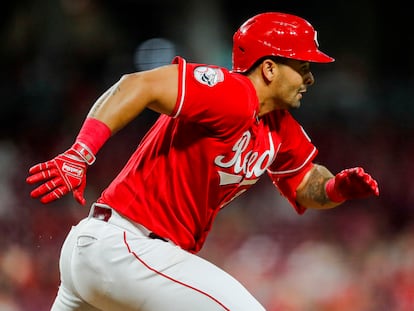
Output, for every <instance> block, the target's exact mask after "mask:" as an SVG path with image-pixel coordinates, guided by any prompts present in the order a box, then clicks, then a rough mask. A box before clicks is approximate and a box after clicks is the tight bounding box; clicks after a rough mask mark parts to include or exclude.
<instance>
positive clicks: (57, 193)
mask: <svg viewBox="0 0 414 311" xmlns="http://www.w3.org/2000/svg"><path fill="white" fill-rule="evenodd" d="M94 161H95V156H94V154H93V153H92V152H91V151H90V150H89V148H88V147H87V146H86V145H84V144H82V143H79V142H76V143H74V144H73V146H72V147H71V148H70V149H69V150H67V151H65V152H64V153H62V154H60V155H58V156H57V157H55V158H54V159H52V160H50V161H47V162H44V163H39V164H37V165H35V166H33V167H31V168H30V169H29V174H30V176H29V177H27V178H26V182H27V183H29V184H35V183H38V182H42V183H43V184H42V185H40V186H39V187H37V188H36V189H34V190H33V191H32V192H31V193H30V195H31V197H32V198H34V199H36V198H39V197H41V198H40V202H42V203H44V204H46V203H50V202H52V201H55V200H57V199H59V198H61V197H63V196H64V195H66V194H67V193H68V192H69V191H73V197H74V198H75V200H76V201H77V202H78V203H79V204H81V205H85V203H86V200H85V198H84V197H83V193H84V190H85V186H86V170H87V167H88V164H89V165H90V164H92V163H93V162H94Z"/></svg>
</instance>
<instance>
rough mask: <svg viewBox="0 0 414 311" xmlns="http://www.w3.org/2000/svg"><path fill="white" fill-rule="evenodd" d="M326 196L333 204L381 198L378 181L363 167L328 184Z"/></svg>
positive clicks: (348, 171) (352, 170) (337, 177)
mask: <svg viewBox="0 0 414 311" xmlns="http://www.w3.org/2000/svg"><path fill="white" fill-rule="evenodd" d="M325 189H326V194H327V196H328V198H329V199H330V200H331V201H333V202H337V203H339V202H343V201H346V200H350V199H361V198H366V197H369V196H371V195H375V196H379V189H378V183H377V181H376V180H375V179H374V178H372V177H371V175H369V174H368V173H366V172H365V171H364V169H363V168H361V167H355V168H349V169H345V170H343V171H341V172H340V173H338V174H336V176H335V177H334V178H332V179H330V180H329V181H328V182H327V183H326V188H325Z"/></svg>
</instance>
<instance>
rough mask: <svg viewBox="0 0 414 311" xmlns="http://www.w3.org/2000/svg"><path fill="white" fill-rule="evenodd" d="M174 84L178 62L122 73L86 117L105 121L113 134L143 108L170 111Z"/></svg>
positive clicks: (175, 83)
mask: <svg viewBox="0 0 414 311" xmlns="http://www.w3.org/2000/svg"><path fill="white" fill-rule="evenodd" d="M177 86H178V65H168V66H163V67H159V68H156V69H153V70H149V71H143V72H137V73H132V74H126V75H124V76H122V78H121V79H120V80H119V81H118V82H117V83H115V84H114V85H113V86H112V87H111V88H109V90H107V91H106V92H105V93H104V94H103V95H102V96H101V97H100V98H99V99H98V100H97V101H96V102H95V104H94V105H93V106H92V108H91V110H90V111H89V114H88V117H91V118H94V119H97V120H99V121H101V122H103V123H105V124H106V125H107V126H108V127H109V128H110V129H111V132H112V133H115V132H116V131H118V130H119V129H121V128H122V127H124V126H125V125H126V124H128V123H129V122H130V121H131V120H132V119H134V118H135V117H137V116H138V115H139V114H140V113H141V112H142V111H143V110H144V109H145V108H150V109H152V110H154V111H156V112H159V113H164V114H171V112H172V111H173V109H174V107H175V103H176V99H177V92H178V91H177V90H178V87H177Z"/></svg>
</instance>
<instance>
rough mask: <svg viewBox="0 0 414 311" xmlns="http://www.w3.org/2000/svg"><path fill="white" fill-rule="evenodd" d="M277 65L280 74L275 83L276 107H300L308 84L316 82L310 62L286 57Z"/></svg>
mask: <svg viewBox="0 0 414 311" xmlns="http://www.w3.org/2000/svg"><path fill="white" fill-rule="evenodd" d="M277 66H278V75H277V78H276V79H275V81H274V82H275V83H273V87H274V94H275V105H276V107H277V108H278V109H290V108H298V107H300V101H301V99H302V97H303V95H304V93H305V92H306V91H307V88H308V86H310V85H312V84H313V83H314V82H315V80H314V78H313V75H312V73H311V71H310V64H309V62H304V61H299V60H294V59H286V60H285V61H284V62H283V63H278V64H277Z"/></svg>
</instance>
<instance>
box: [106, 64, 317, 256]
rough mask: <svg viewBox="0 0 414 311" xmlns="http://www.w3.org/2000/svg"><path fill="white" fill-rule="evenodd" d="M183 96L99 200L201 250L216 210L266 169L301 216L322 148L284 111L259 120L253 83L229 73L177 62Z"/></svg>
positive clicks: (186, 246) (185, 246)
mask: <svg viewBox="0 0 414 311" xmlns="http://www.w3.org/2000/svg"><path fill="white" fill-rule="evenodd" d="M174 62H175V63H178V66H179V85H178V97H177V102H176V106H175V109H174V111H173V113H172V114H171V115H169V116H168V115H160V117H159V118H158V120H157V121H156V122H155V124H154V125H153V126H152V128H151V129H150V130H149V131H148V133H147V134H146V135H145V137H144V138H143V140H142V141H141V142H140V144H139V145H138V147H137V149H136V151H135V152H134V153H133V154H132V156H131V158H130V159H129V161H128V162H127V164H126V165H125V167H124V168H123V169H122V170H121V172H120V173H119V175H118V176H117V177H116V178H115V179H114V180H113V181H112V183H111V184H110V185H109V186H108V188H106V189H105V190H104V191H103V193H102V195H101V197H100V198H99V200H98V202H101V203H105V204H108V205H109V206H111V207H112V208H114V209H115V210H116V211H118V212H119V213H120V214H123V215H124V216H126V217H128V218H130V219H131V220H133V221H135V222H138V223H140V224H142V225H144V226H145V227H147V228H148V229H149V230H151V231H153V232H155V233H157V234H158V235H160V236H162V237H165V238H167V239H169V240H171V241H173V242H174V243H175V244H177V245H178V246H180V247H181V248H183V249H185V250H188V251H190V252H193V253H196V252H198V251H199V250H200V249H201V247H202V245H203V244H204V242H205V239H206V236H207V234H208V232H209V231H210V229H211V225H212V222H213V220H214V218H215V216H216V215H217V212H218V211H219V210H220V209H221V208H223V207H224V206H226V204H228V203H229V202H230V201H231V200H233V199H234V198H236V197H237V196H238V195H240V194H241V193H243V192H245V191H246V190H247V189H249V188H250V187H251V186H252V185H253V184H255V183H256V182H257V181H258V179H259V178H260V176H262V175H263V174H264V173H265V172H266V173H267V174H268V175H269V176H270V177H271V179H272V180H273V183H274V184H275V185H276V186H277V187H278V189H279V190H280V192H281V194H282V195H284V196H286V198H287V199H288V200H289V201H290V202H291V203H292V204H293V206H294V207H295V208H296V210H297V211H298V212H299V213H302V212H303V211H304V209H303V208H301V207H300V206H297V204H296V203H295V189H296V187H297V185H298V184H299V182H300V180H301V178H302V177H303V175H304V174H305V173H306V172H307V171H308V170H309V167H310V165H311V163H312V160H313V158H314V157H315V155H316V153H317V150H316V148H315V147H314V146H313V144H312V143H311V142H310V140H309V138H308V137H307V135H306V134H305V133H304V131H303V130H302V128H301V126H300V125H299V124H298V123H297V122H296V121H295V120H294V118H293V117H292V115H291V114H290V113H289V112H288V111H286V110H276V111H273V112H271V113H269V114H267V115H265V116H264V117H262V118H260V119H259V118H258V112H259V102H258V98H257V95H256V91H255V89H254V87H253V84H252V83H251V81H250V80H249V79H248V78H247V77H246V76H244V75H242V74H238V73H233V72H231V71H229V70H227V69H225V68H221V67H217V66H210V65H203V64H194V63H187V62H186V61H185V60H184V59H183V58H180V57H177V58H176V59H175V60H174Z"/></svg>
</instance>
